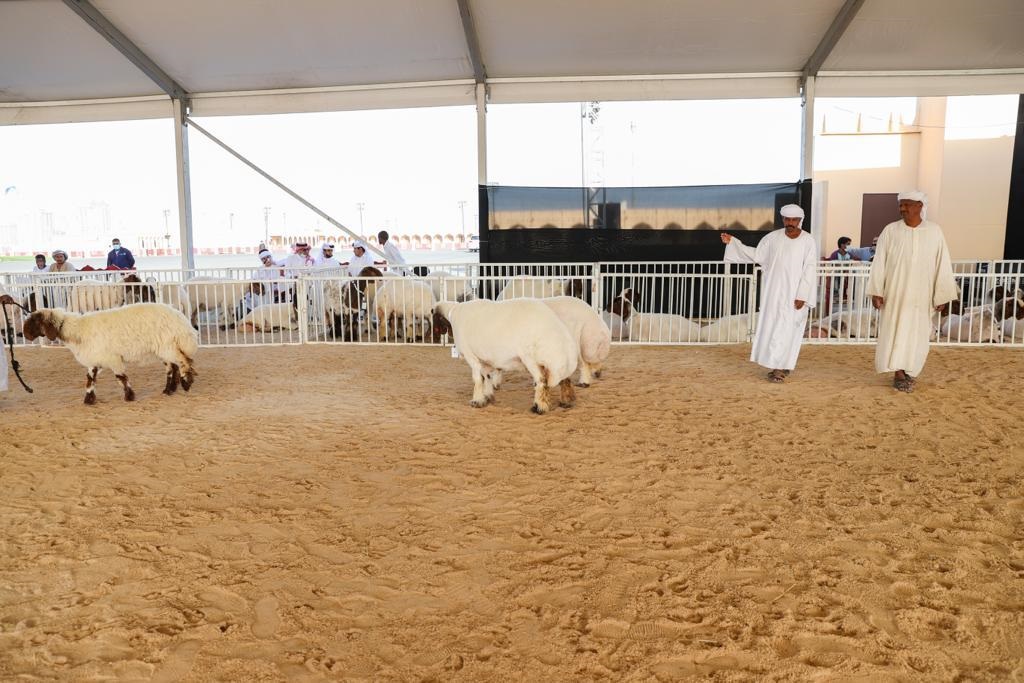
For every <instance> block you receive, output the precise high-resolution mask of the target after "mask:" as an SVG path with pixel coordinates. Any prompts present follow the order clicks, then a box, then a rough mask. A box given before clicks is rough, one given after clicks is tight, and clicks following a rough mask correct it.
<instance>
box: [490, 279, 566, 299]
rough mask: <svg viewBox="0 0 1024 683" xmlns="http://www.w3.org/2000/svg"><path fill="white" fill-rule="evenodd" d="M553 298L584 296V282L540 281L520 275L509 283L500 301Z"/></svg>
mask: <svg viewBox="0 0 1024 683" xmlns="http://www.w3.org/2000/svg"><path fill="white" fill-rule="evenodd" d="M553 296H578V297H582V296H583V280H555V279H540V278H535V277H527V276H525V275H520V276H518V277H514V278H512V279H511V280H509V281H508V284H506V285H505V286H504V287H503V288H502V290H501V292H500V293H499V294H498V298H497V300H498V301H507V300H509V299H547V298H550V297H553Z"/></svg>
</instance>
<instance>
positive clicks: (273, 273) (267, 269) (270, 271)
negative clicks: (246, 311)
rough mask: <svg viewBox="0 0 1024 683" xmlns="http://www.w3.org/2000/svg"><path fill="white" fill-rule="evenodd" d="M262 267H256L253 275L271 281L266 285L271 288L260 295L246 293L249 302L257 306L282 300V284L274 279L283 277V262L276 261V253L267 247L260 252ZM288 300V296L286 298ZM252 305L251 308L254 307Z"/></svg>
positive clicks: (255, 277)
mask: <svg viewBox="0 0 1024 683" xmlns="http://www.w3.org/2000/svg"><path fill="white" fill-rule="evenodd" d="M259 257H260V267H259V268H257V269H256V273H255V274H254V275H253V279H254V280H258V281H263V282H269V284H268V285H266V286H267V287H268V288H269V289H268V290H265V291H264V293H263V295H262V296H260V297H255V298H254V297H252V293H251V292H250V293H249V294H247V295H246V299H247V302H246V303H252V304H254V305H255V306H259V305H262V304H270V303H277V302H279V301H281V292H280V287H281V285H280V284H279V283H277V282H273V281H274V280H279V279H280V278H281V277H282V271H281V264H279V263H277V262H276V261H274V255H273V254H271V253H270V251H268V250H267V249H263V250H262V251H260V253H259ZM284 300H286V301H287V297H286V298H285V299H284ZM252 307H253V306H251V307H250V308H252Z"/></svg>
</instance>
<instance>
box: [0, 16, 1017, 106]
mask: <svg viewBox="0 0 1024 683" xmlns="http://www.w3.org/2000/svg"><path fill="white" fill-rule="evenodd" d="M89 4H90V3H87V2H86V3H83V2H80V1H76V0H66V1H65V0H0V124H15V123H45V122H58V121H84V120H101V119H134V118H152V117H161V116H171V104H170V97H169V95H168V94H167V93H166V92H165V90H166V89H165V88H162V87H161V86H160V85H157V84H156V83H155V82H154V81H153V80H151V79H150V78H149V77H147V75H146V74H144V73H143V71H141V70H140V69H139V68H137V67H136V66H135V65H134V64H133V63H132V61H130V60H129V59H128V58H126V57H125V56H124V55H122V54H121V53H120V52H118V49H116V48H115V47H114V46H113V45H112V44H111V43H110V42H108V40H107V39H106V38H104V37H103V36H102V35H100V33H99V32H98V31H97V30H95V29H94V27H93V26H91V25H90V24H89V23H88V22H87V21H86V20H84V19H83V18H82V17H80V16H79V15H78V14H76V11H74V9H73V7H72V6H81V5H86V6H89ZM91 8H95V10H96V11H98V12H99V14H101V15H102V17H103V18H105V20H107V21H109V23H110V24H111V25H113V26H114V27H116V29H117V30H118V31H119V32H120V33H121V34H123V37H124V38H126V39H127V41H128V42H130V43H131V44H133V45H134V46H136V47H137V48H138V50H139V51H140V52H141V53H142V54H143V55H144V56H145V57H148V58H149V59H150V60H152V62H153V63H154V64H155V65H157V66H158V68H159V69H160V70H162V71H163V72H164V73H165V74H166V75H167V76H169V77H170V79H172V80H173V82H175V83H177V84H179V85H180V87H181V89H182V90H184V91H185V92H187V94H188V98H189V99H190V101H191V107H192V113H193V114H194V115H198V116H204V115H233V114H253V113H286V112H298V111H327V110H344V109H365V108H389V107H409V106H432V105H451V104H467V105H470V104H474V103H475V102H476V96H475V92H474V89H475V88H474V86H475V84H476V83H477V82H482V83H485V84H486V86H487V90H488V93H489V99H490V101H492V102H548V101H582V100H591V99H599V100H648V99H694V98H736V97H743V98H750V97H796V96H798V95H799V94H800V92H801V76H815V77H816V84H815V93H816V95H817V96H819V97H821V96H887V95H897V94H898V95H921V96H927V95H953V94H959V95H963V94H995V93H1019V92H1024V2H1021V1H1020V0H974V1H973V2H966V1H965V0H860V1H853V0H846V1H845V2H844V0H759V1H758V2H749V0H717V1H716V2H707V1H706V0H672V1H671V2H667V1H666V0H633V1H632V2H629V3H626V2H622V1H621V0H559V1H558V2H552V1H551V0H515V1H514V2H510V1H508V0H372V1H369V0H362V1H360V0H289V2H280V1H279V0H217V1H216V2H209V1H208V0H175V2H157V1H156V0H93V2H92V3H91ZM844 12H845V13H848V14H849V15H850V16H849V20H848V21H847V22H845V23H843V24H842V26H839V27H838V31H836V27H835V26H834V24H835V23H836V22H837V17H840V16H841V15H842V14H843V13H844ZM830 27H832V30H830ZM833 33H834V34H835V35H830V34H833ZM474 44H475V45H474ZM477 45H478V47H476V46H477ZM816 55H820V63H815V62H814V57H815V56H816Z"/></svg>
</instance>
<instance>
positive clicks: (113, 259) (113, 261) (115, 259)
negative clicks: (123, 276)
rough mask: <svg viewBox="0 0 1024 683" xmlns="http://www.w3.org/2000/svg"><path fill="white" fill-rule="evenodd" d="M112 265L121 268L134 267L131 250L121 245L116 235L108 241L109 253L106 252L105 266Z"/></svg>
mask: <svg viewBox="0 0 1024 683" xmlns="http://www.w3.org/2000/svg"><path fill="white" fill-rule="evenodd" d="M111 266H114V267H115V268H120V269H121V270H132V269H133V268H135V257H134V256H132V252H130V251H128V250H127V249H125V248H123V247H122V246H121V240H119V239H117V238H116V237H115V238H114V239H113V240H112V241H111V242H110V253H108V254H107V268H110V267H111Z"/></svg>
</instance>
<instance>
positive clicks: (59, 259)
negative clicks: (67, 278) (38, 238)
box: [49, 249, 78, 273]
mask: <svg viewBox="0 0 1024 683" xmlns="http://www.w3.org/2000/svg"><path fill="white" fill-rule="evenodd" d="M50 255H51V256H52V257H53V264H52V265H51V266H50V270H49V272H51V273H73V272H75V271H76V270H78V269H77V268H75V266H74V264H72V263H71V261H68V253H67V252H66V251H64V250H63V249H56V250H54V252H53V253H52V254H50Z"/></svg>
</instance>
